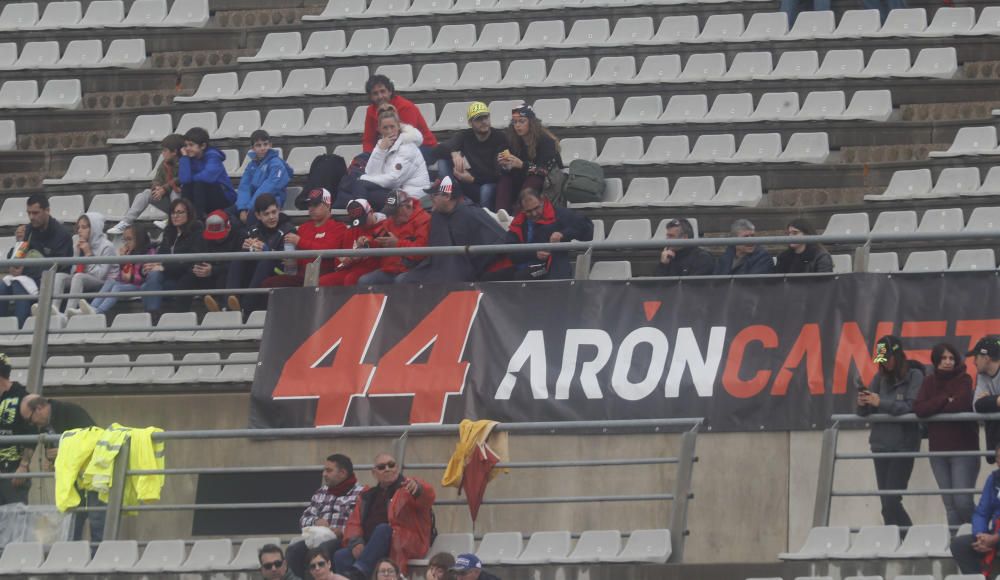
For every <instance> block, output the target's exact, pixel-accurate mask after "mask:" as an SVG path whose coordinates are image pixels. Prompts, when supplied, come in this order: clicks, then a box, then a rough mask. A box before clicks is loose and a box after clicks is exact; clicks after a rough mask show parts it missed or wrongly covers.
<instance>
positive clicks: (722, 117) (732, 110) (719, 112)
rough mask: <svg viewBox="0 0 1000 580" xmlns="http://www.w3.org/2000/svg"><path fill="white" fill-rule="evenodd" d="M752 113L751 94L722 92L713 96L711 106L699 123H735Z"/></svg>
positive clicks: (747, 118)
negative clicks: (713, 99)
mask: <svg viewBox="0 0 1000 580" xmlns="http://www.w3.org/2000/svg"><path fill="white" fill-rule="evenodd" d="M752 114H753V95H751V94H750V93H735V94H723V95H719V96H717V97H715V101H714V102H713V103H712V108H711V109H709V110H708V113H707V114H706V115H705V116H704V117H703V118H701V119H697V122H699V123H735V122H740V121H747V120H749V119H750V115H752Z"/></svg>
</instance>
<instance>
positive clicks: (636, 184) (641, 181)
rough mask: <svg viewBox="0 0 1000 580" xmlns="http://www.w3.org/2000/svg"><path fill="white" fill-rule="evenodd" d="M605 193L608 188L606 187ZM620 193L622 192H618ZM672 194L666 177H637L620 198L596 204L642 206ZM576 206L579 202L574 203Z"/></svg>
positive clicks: (663, 199) (607, 199)
mask: <svg viewBox="0 0 1000 580" xmlns="http://www.w3.org/2000/svg"><path fill="white" fill-rule="evenodd" d="M605 193H607V190H606V189H605ZM618 193H619V194H620V193H621V192H618ZM669 194H670V182H669V181H668V180H667V178H666V177H636V178H633V179H632V181H630V182H629V184H628V191H627V192H625V195H623V196H621V197H620V198H618V199H613V198H608V196H605V199H604V200H603V201H602V202H601V203H597V204H580V205H595V206H602V207H641V206H646V205H650V204H652V203H656V202H662V201H665V200H666V199H667V196H668V195H669ZM573 205H574V207H576V206H577V204H573Z"/></svg>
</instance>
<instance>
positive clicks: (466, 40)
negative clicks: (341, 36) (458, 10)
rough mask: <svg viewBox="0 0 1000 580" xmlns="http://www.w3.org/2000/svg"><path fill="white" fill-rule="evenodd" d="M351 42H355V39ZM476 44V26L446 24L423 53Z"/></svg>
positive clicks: (468, 47) (462, 48)
mask: <svg viewBox="0 0 1000 580" xmlns="http://www.w3.org/2000/svg"><path fill="white" fill-rule="evenodd" d="M355 35H357V33H355ZM351 41H352V42H353V41H354V38H353V37H352V38H351ZM475 44H476V26H475V25H474V24H445V25H444V26H442V27H441V28H439V29H438V33H437V37H436V38H435V39H434V44H432V45H431V47H430V48H428V49H425V50H424V51H421V52H451V51H453V50H464V49H470V48H472V47H473V45H475Z"/></svg>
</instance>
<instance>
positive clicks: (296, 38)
mask: <svg viewBox="0 0 1000 580" xmlns="http://www.w3.org/2000/svg"><path fill="white" fill-rule="evenodd" d="M300 52H302V33H300V32H298V31H296V32H269V33H268V34H267V36H265V37H264V42H262V43H261V45H260V48H258V49H257V54H255V55H254V56H241V57H239V58H237V59H236V60H237V62H261V61H267V60H281V59H283V58H286V57H288V56H292V55H297V54H299V53H300Z"/></svg>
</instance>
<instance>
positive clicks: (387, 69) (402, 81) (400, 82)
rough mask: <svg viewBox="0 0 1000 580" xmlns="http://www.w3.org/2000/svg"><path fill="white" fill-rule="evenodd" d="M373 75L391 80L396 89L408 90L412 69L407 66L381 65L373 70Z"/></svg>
mask: <svg viewBox="0 0 1000 580" xmlns="http://www.w3.org/2000/svg"><path fill="white" fill-rule="evenodd" d="M375 74H377V75H385V76H387V77H389V78H390V79H392V84H393V85H395V87H396V89H397V90H399V89H408V88H410V85H412V84H413V67H412V66H411V65H409V64H383V65H382V66H380V67H378V68H376V69H375Z"/></svg>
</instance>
